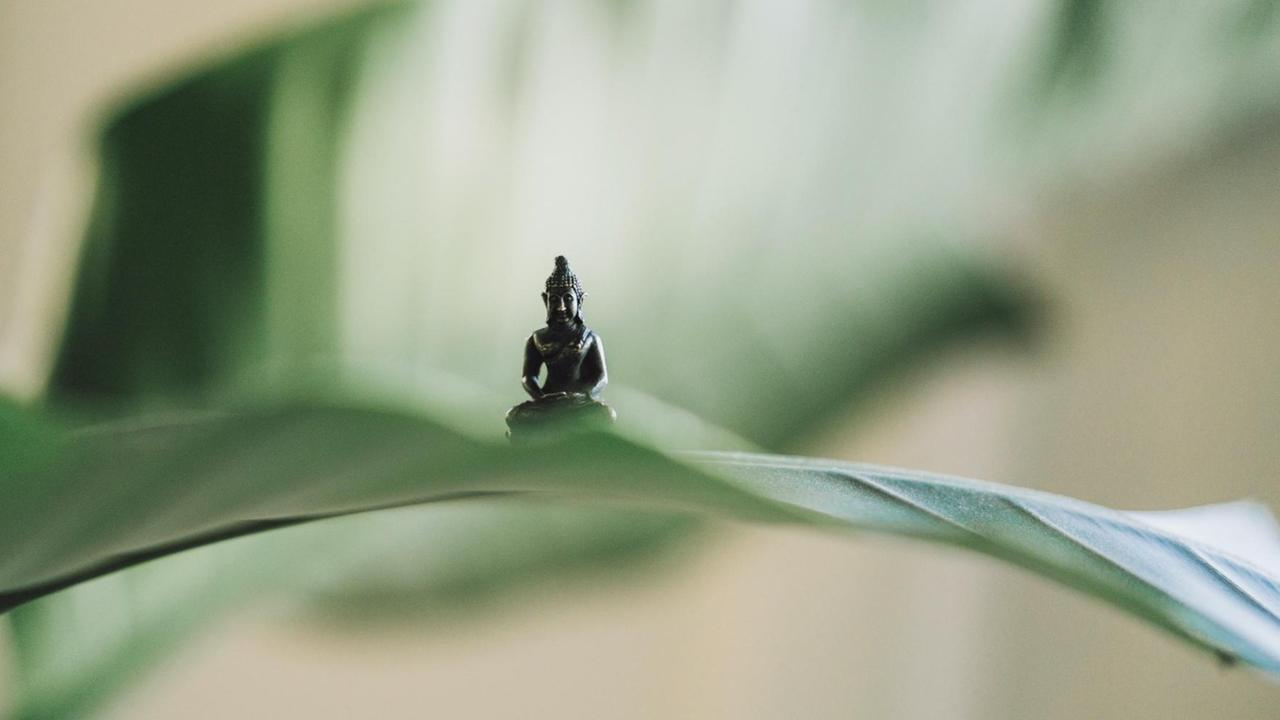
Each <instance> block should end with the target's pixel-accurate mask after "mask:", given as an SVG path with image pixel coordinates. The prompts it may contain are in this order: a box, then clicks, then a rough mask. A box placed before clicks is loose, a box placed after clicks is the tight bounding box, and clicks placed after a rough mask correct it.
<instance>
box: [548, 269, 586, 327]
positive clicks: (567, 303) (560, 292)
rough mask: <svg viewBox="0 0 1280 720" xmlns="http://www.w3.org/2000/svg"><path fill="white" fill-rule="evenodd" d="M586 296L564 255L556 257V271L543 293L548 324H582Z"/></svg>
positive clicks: (552, 273)
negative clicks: (583, 303) (583, 304)
mask: <svg viewBox="0 0 1280 720" xmlns="http://www.w3.org/2000/svg"><path fill="white" fill-rule="evenodd" d="M586 295H587V294H586V293H585V292H583V291H582V284H581V283H579V282H578V276H577V275H574V274H573V271H572V270H570V269H569V261H568V260H566V259H565V258H564V256H563V255H558V256H556V269H555V270H552V271H551V277H548V278H547V289H546V291H545V292H543V293H542V304H543V305H545V306H546V307H547V324H548V325H553V324H555V325H564V324H568V323H569V322H582V298H584V297H586Z"/></svg>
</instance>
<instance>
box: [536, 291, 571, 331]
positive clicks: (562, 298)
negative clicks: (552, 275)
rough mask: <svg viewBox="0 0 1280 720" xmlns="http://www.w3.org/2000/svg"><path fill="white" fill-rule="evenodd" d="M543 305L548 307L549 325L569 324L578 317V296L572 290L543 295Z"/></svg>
mask: <svg viewBox="0 0 1280 720" xmlns="http://www.w3.org/2000/svg"><path fill="white" fill-rule="evenodd" d="M542 303H543V304H544V305H546V306H547V323H548V324H551V323H569V322H572V321H573V319H574V318H576V317H578V294H577V293H575V292H574V291H573V290H572V289H571V288H565V289H563V290H556V291H554V292H551V293H545V292H544V293H542Z"/></svg>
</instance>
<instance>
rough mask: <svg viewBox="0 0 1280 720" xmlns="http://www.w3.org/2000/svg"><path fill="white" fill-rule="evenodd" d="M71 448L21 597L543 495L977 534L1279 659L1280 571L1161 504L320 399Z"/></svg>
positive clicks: (1130, 606)
mask: <svg viewBox="0 0 1280 720" xmlns="http://www.w3.org/2000/svg"><path fill="white" fill-rule="evenodd" d="M232 449H234V452H231V450H232ZM64 457H65V458H67V459H66V460H63V461H61V462H59V463H58V464H57V465H56V466H54V467H51V468H47V469H45V470H44V471H43V472H42V473H41V474H40V476H39V477H38V478H26V480H27V481H28V482H30V481H34V480H38V481H39V482H41V483H43V487H44V488H45V490H46V492H44V493H42V494H41V495H40V496H39V497H38V498H37V497H34V496H31V495H26V496H23V495H17V496H16V498H17V499H18V500H19V502H16V503H11V504H6V505H5V507H4V508H2V509H0V547H2V548H4V549H5V551H4V552H3V553H0V591H2V594H0V604H2V605H3V607H5V608H12V607H14V606H16V605H18V604H20V603H22V602H25V601H27V600H29V599H32V598H35V597H39V596H40V595H43V594H46V593H48V592H51V591H52V590H54V589H57V588H59V587H63V586H66V585H69V584H72V583H75V582H78V581H80V580H84V579H87V578H90V577H94V576H97V575H100V574H103V573H107V572H110V571H112V570H115V569H118V568H121V567H124V566H127V565H130V564H133V563H136V562H139V561H142V560H145V559H148V558H151V557H157V556H160V555H164V554H168V553H171V552H174V551H177V550H181V549H184V548H188V547H191V546H194V545H199V544H203V543H206V542H210V541H212V540H216V539H220V538H225V537H229V536H233V535H237V534H244V533H250V532H254V531H257V530H262V529H268V528H273V527H279V526H282V525H287V524H293V523H299V522H303V521H307V520H312V519H318V518H325V517H331V516H335V515H342V514H348V513H355V512H361V511H366V510H373V509H378V508H387V507H396V506H403V505H410V504H416V503H427V502H438V501H444V500H457V499H461V498H475V497H488V496H498V495H538V496H549V497H553V498H572V499H575V500H586V501H591V502H603V503H610V504H619V503H621V504H624V505H627V506H634V507H642V508H648V509H660V510H675V511H681V512H694V513H705V514H712V515H717V516H722V517H730V518H736V519H739V520H748V521H757V522H784V523H798V524H807V525H814V526H821V527H827V528H847V529H857V530H869V531H877V532H886V533H891V534H896V535H902V536H907V537H913V538H919V539H923V540H928V541H932V542H941V543H946V544H949V545H955V546H959V547H964V548H968V549H972V550H976V551H979V552H982V553H985V554H988V555H990V556H992V557H995V558H998V559H1001V560H1005V561H1008V562H1012V563H1014V564H1016V565H1019V566H1021V567H1024V568H1026V569H1028V570H1031V571H1033V572H1036V573H1038V574H1041V575H1043V576H1046V577H1049V578H1052V579H1054V580H1057V581H1059V582H1062V583H1064V584H1067V585H1069V586H1072V587H1075V588H1077V589H1079V590H1082V591H1085V592H1087V593H1090V594H1092V595H1094V596H1096V597H1098V598H1100V599H1103V600H1105V601H1108V602H1110V603H1112V604H1114V605H1117V606H1119V607H1120V608H1122V609H1124V610H1126V611H1128V612H1131V613H1133V614H1134V615H1137V616H1139V617H1141V618H1143V619H1146V620H1148V621H1149V622H1152V623H1154V624H1155V625H1157V626H1159V627H1162V628H1164V629H1166V630H1169V631H1170V632H1172V633H1174V634H1176V635H1178V636H1180V637H1182V638H1184V639H1187V640H1189V641H1191V642H1193V643H1195V644H1197V645H1200V646H1202V647H1205V648H1207V649H1209V650H1212V651H1214V652H1216V653H1218V654H1219V655H1220V656H1223V657H1227V658H1238V659H1240V660H1243V661H1245V662H1247V663H1249V664H1251V665H1254V666H1256V667H1258V668H1262V669H1264V670H1267V671H1269V672H1273V673H1274V672H1280V581H1277V579H1276V577H1275V576H1273V575H1270V574H1268V573H1267V572H1265V571H1263V570H1261V569H1259V566H1258V565H1257V564H1254V563H1251V562H1248V561H1245V560H1241V559H1239V558H1238V557H1236V556H1233V555H1231V554H1229V553H1228V552H1225V551H1222V550H1218V549H1215V548H1214V547H1212V546H1210V545H1208V544H1205V543H1204V542H1202V540H1197V539H1192V538H1190V537H1185V536H1183V535H1180V534H1177V533H1174V532H1169V531H1168V530H1164V529H1161V528H1159V527H1157V524H1155V523H1151V522H1146V521H1144V520H1143V518H1144V517H1145V516H1141V515H1136V514H1134V515H1130V514H1125V513H1122V512H1117V511H1113V510H1109V509H1106V508H1102V507H1099V506H1096V505H1091V504H1088V503H1084V502H1080V501H1076V500H1072V499H1069V498H1064V497H1060V496H1056V495H1051V494H1048V493H1042V492H1035V491H1031V490H1024V489H1019V488H1013V487H1007V486H1001V485H996V484H991V483H983V482H978V481H972V480H964V479H958V478H951V477H945V476H939V475H931V474H924V473H915V472H910V471H904V470H894V469H886V468H878V467H872V466H865V465H857V464H850V463H843V462H834V461H824V460H812V459H805V458H793V457H785V456H777V455H766V454H758V453H729V452H698V453H687V452H686V453H677V454H674V455H666V454H663V453H661V452H658V451H654V450H651V449H648V448H646V447H643V446H641V445H639V444H637V443H635V442H632V441H630V440H628V439H626V438H624V437H621V436H616V435H590V436H581V437H577V438H574V439H572V440H568V441H565V442H564V443H556V444H549V445H541V446H536V447H531V448H519V447H509V446H506V445H502V444H496V443H490V442H487V441H482V440H476V439H473V438H471V437H469V436H466V435H464V434H462V433H459V432H456V431H454V430H451V429H450V428H448V427H447V426H445V425H442V424H440V423H438V422H435V421H432V420H429V419H426V418H423V417H419V416H415V415H412V414H408V413H404V412H398V411H390V410H386V409H366V408H357V407H339V406H318V405H292V406H275V407H267V408H260V409H250V410H242V411H237V412H234V413H205V414H191V415H187V416H184V417H181V418H177V419H168V420H163V421H157V422H153V423H146V424H139V423H136V422H135V423H130V424H127V425H108V426H102V427H98V428H95V429H93V430H90V431H83V432H80V433H78V434H76V435H75V436H74V437H73V438H71V439H70V440H69V441H68V447H67V450H66V452H64ZM59 509H62V510H63V511H62V512H59V511H58V510H59ZM121 513H125V514H126V515H127V522H121ZM1271 534H1272V536H1273V537H1274V528H1272V533H1271ZM36 540H38V541H36Z"/></svg>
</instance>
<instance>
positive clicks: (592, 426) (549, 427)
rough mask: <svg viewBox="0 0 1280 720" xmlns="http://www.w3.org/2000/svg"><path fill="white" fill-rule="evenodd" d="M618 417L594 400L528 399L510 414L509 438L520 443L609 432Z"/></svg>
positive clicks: (508, 413)
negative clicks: (579, 433) (567, 435)
mask: <svg viewBox="0 0 1280 720" xmlns="http://www.w3.org/2000/svg"><path fill="white" fill-rule="evenodd" d="M617 418H618V414H617V413H616V412H614V411H613V408H611V407H609V406H608V405H605V404H604V403H602V402H600V401H599V400H596V399H594V398H589V397H583V396H568V397H565V398H563V399H555V400H529V401H527V402H522V403H520V404H519V405H516V406H515V407H513V408H511V410H510V411H509V412H507V437H508V438H510V439H511V442H513V443H517V444H518V443H523V442H528V441H530V440H540V439H546V438H551V437H557V436H561V435H564V434H568V433H575V432H584V431H592V430H595V431H600V430H607V429H608V428H609V426H611V425H613V422H614V420H616V419H617Z"/></svg>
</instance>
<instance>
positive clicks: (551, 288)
mask: <svg viewBox="0 0 1280 720" xmlns="http://www.w3.org/2000/svg"><path fill="white" fill-rule="evenodd" d="M584 297H586V293H585V292H583V290H582V284H581V283H580V282H578V277H577V276H576V275H574V274H573V271H572V270H570V269H569V261H568V260H565V258H564V256H563V255H562V256H559V257H557V258H556V267H555V270H553V271H552V272H551V276H550V277H548V278H547V284H546V291H545V292H543V293H542V303H543V305H545V306H546V310H547V325H546V327H542V328H539V329H537V330H535V331H534V332H533V334H532V335H530V336H529V340H528V341H527V342H526V343H525V345H524V368H523V370H522V371H521V373H520V382H521V384H522V385H523V386H524V389H525V392H527V393H529V397H530V398H531V399H530V400H528V401H526V402H523V403H521V404H519V405H517V406H515V407H513V408H511V411H510V412H508V413H507V427H508V428H509V429H510V432H509V435H510V436H511V438H512V439H513V440H517V439H521V438H523V437H526V436H528V435H530V434H533V433H535V432H537V431H539V430H542V429H550V428H552V427H559V426H562V425H565V424H572V425H575V426H583V427H606V426H608V425H609V424H610V423H612V422H613V421H614V419H615V418H616V417H617V416H616V414H615V413H614V411H613V409H612V408H610V407H609V406H608V405H605V404H604V403H602V402H600V400H599V399H598V397H599V395H600V392H601V391H602V390H604V387H605V385H607V384H608V382H609V374H608V372H607V371H606V369H605V364H604V344H603V343H602V342H601V340H600V336H598V335H596V334H595V333H594V332H592V331H591V329H590V328H588V327H587V326H586V324H585V323H584V322H583V321H582V300H583V298H584ZM544 367H545V368H546V377H545V378H544V379H543V380H542V381H541V382H539V379H538V378H539V376H540V375H541V373H542V369H543V368H544Z"/></svg>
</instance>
